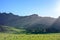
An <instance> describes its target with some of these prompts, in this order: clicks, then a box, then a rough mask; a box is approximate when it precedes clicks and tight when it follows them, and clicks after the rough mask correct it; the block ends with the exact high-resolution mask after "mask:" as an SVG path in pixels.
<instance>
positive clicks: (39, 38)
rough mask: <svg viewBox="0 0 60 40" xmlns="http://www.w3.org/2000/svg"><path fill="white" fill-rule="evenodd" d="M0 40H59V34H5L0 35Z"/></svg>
mask: <svg viewBox="0 0 60 40" xmlns="http://www.w3.org/2000/svg"><path fill="white" fill-rule="evenodd" d="M0 40H60V33H55V34H54V33H52V34H7V33H0Z"/></svg>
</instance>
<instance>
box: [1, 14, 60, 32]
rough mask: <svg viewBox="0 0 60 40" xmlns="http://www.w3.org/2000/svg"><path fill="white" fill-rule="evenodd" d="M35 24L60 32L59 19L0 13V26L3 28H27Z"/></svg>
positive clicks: (35, 15)
mask: <svg viewBox="0 0 60 40" xmlns="http://www.w3.org/2000/svg"><path fill="white" fill-rule="evenodd" d="M35 24H43V25H47V26H48V28H51V29H52V28H56V29H57V30H58V29H59V31H60V17H58V18H52V17H41V16H38V15H37V14H32V15H30V16H18V15H14V14H12V13H0V25H3V26H11V27H16V28H27V27H30V26H32V25H35ZM49 31H51V30H49Z"/></svg>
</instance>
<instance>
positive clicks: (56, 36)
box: [0, 26, 60, 40]
mask: <svg viewBox="0 0 60 40" xmlns="http://www.w3.org/2000/svg"><path fill="white" fill-rule="evenodd" d="M4 28H6V29H7V32H5V33H1V32H0V40H60V33H51V34H25V33H24V34H22V31H24V30H22V29H16V28H13V27H8V26H4ZM13 33H17V34H13ZM20 33H21V34H20Z"/></svg>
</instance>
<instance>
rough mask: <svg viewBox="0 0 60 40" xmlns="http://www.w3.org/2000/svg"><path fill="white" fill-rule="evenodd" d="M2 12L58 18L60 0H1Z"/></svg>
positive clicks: (59, 14) (0, 7) (0, 8)
mask: <svg viewBox="0 0 60 40" xmlns="http://www.w3.org/2000/svg"><path fill="white" fill-rule="evenodd" d="M0 12H12V13H13V14H15V15H20V16H26V15H32V14H38V15H39V16H43V17H44V16H46V17H54V18H57V17H58V16H60V0H0Z"/></svg>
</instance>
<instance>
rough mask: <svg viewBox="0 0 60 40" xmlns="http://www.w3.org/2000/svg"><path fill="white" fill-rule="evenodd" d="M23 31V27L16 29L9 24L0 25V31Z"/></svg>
mask: <svg viewBox="0 0 60 40" xmlns="http://www.w3.org/2000/svg"><path fill="white" fill-rule="evenodd" d="M23 31H25V30H24V29H17V28H15V27H9V26H0V33H1V32H2V33H16V34H18V33H22V32H23Z"/></svg>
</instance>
